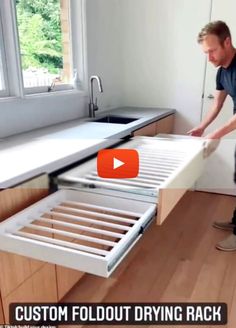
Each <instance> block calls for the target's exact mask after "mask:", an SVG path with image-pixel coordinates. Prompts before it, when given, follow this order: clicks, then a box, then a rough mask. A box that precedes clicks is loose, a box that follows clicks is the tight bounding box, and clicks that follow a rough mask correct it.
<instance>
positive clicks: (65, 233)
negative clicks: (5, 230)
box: [25, 224, 116, 247]
mask: <svg viewBox="0 0 236 328" xmlns="http://www.w3.org/2000/svg"><path fill="white" fill-rule="evenodd" d="M25 227H28V228H32V229H34V230H36V231H37V230H38V231H46V232H49V233H55V234H57V235H61V236H65V237H71V238H73V239H79V240H86V241H90V242H93V243H97V244H102V245H106V246H112V247H113V246H115V245H116V242H112V241H109V240H104V239H100V238H94V237H90V236H87V235H81V234H78V233H73V232H68V231H63V230H60V229H55V228H47V227H43V226H39V225H36V224H27V225H25Z"/></svg>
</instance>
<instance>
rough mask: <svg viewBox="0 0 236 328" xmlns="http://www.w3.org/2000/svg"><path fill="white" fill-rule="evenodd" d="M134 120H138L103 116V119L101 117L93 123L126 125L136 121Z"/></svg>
mask: <svg viewBox="0 0 236 328" xmlns="http://www.w3.org/2000/svg"><path fill="white" fill-rule="evenodd" d="M136 120H138V118H132V117H122V116H113V115H108V116H104V117H101V118H97V119H95V120H93V122H97V123H114V124H128V123H131V122H133V121H136Z"/></svg>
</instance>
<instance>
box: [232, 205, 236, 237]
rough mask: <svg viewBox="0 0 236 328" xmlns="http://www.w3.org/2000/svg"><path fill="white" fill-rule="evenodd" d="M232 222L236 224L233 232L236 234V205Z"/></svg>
mask: <svg viewBox="0 0 236 328" xmlns="http://www.w3.org/2000/svg"><path fill="white" fill-rule="evenodd" d="M232 223H233V224H235V227H234V230H233V234H234V235H236V207H235V209H234V212H233V217H232Z"/></svg>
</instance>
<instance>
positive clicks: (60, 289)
mask: <svg viewBox="0 0 236 328" xmlns="http://www.w3.org/2000/svg"><path fill="white" fill-rule="evenodd" d="M56 274H57V293H58V300H59V301H60V300H61V299H62V298H63V297H64V296H65V295H66V294H67V293H68V291H69V290H70V289H71V288H72V287H73V286H74V285H75V284H76V283H77V282H78V281H79V280H80V279H81V278H82V277H83V275H84V272H81V271H78V270H72V269H68V268H65V267H62V266H60V265H56Z"/></svg>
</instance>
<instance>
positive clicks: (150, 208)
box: [0, 137, 204, 277]
mask: <svg viewBox="0 0 236 328" xmlns="http://www.w3.org/2000/svg"><path fill="white" fill-rule="evenodd" d="M120 148H133V149H136V150H137V151H138V152H139V157H140V170H139V175H138V176H137V177H136V178H134V179H102V178H100V177H99V176H98V175H97V170H96V159H92V160H90V161H87V162H86V163H84V164H83V165H81V166H79V167H77V168H75V169H73V170H71V171H68V172H66V173H64V174H63V175H61V176H59V177H58V180H59V182H60V184H61V185H63V184H64V186H65V185H66V186H67V188H68V187H69V188H71V186H73V188H74V187H76V188H77V190H71V189H61V190H59V191H57V192H55V193H54V194H52V195H50V196H48V197H46V198H44V199H43V200H41V201H39V202H37V203H35V204H34V205H32V206H30V207H28V208H27V209H25V210H23V211H21V212H19V213H18V214H16V215H14V216H12V217H11V218H9V219H7V220H5V221H4V222H2V223H1V224H0V249H1V250H3V251H7V252H13V253H16V254H19V255H23V256H28V257H31V258H34V259H37V260H42V261H46V262H49V263H53V264H58V265H62V266H65V267H68V268H72V269H77V270H80V271H84V272H88V273H92V274H96V275H100V276H103V277H108V276H109V275H110V274H111V273H112V272H113V270H114V269H115V268H116V267H117V265H118V264H119V263H120V262H121V260H122V259H123V258H124V257H125V255H126V254H127V253H128V252H129V250H130V249H131V248H132V247H133V245H134V244H135V243H136V242H137V241H138V240H139V239H140V237H141V235H142V233H143V231H144V230H145V228H146V227H147V226H148V225H149V224H150V222H151V220H152V219H153V218H154V216H155V214H156V210H157V204H158V212H159V213H158V221H159V223H162V221H163V220H164V219H165V217H166V216H167V215H168V213H169V212H170V210H171V209H172V208H173V206H174V205H175V203H176V201H177V200H178V199H179V198H180V197H181V196H182V195H183V191H185V190H186V189H188V188H189V187H191V186H192V185H193V183H194V182H195V181H196V179H197V178H198V177H199V175H200V174H201V172H202V169H203V164H204V141H203V140H202V139H198V138H197V139H192V138H191V139H188V138H187V139H180V140H179V139H175V138H171V139H168V138H164V139H163V138H148V137H147V138H139V137H137V138H134V139H133V140H131V141H129V142H126V143H124V144H123V145H122V146H120ZM166 190H172V191H173V193H172V195H171V197H169V196H168V195H167V194H166ZM162 213H163V214H162Z"/></svg>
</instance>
